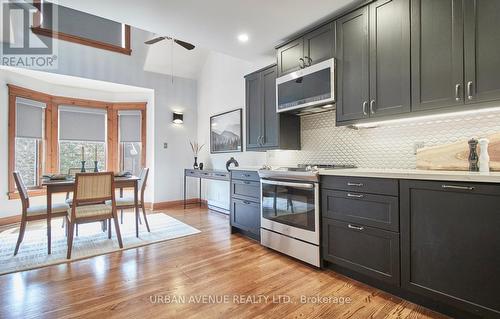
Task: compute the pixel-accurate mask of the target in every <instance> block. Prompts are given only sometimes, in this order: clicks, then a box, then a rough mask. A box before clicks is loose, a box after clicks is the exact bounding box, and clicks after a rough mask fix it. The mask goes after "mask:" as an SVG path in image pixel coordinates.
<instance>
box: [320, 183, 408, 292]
mask: <svg viewBox="0 0 500 319" xmlns="http://www.w3.org/2000/svg"><path fill="white" fill-rule="evenodd" d="M320 182H321V187H322V189H321V214H322V221H323V227H322V231H323V232H322V251H323V259H324V260H326V261H328V262H330V263H332V264H335V265H338V266H341V267H344V268H346V269H349V270H352V271H354V272H357V273H359V274H362V275H365V276H368V277H371V278H373V279H376V280H378V281H380V282H384V283H386V284H390V285H392V286H399V279H400V278H399V269H400V268H399V263H400V260H399V255H400V249H399V243H400V240H399V197H398V195H399V191H398V185H399V182H398V180H394V179H379V178H366V177H343V176H322V177H321V181H320ZM377 185H378V187H377Z"/></svg>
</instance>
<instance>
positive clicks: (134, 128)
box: [118, 111, 142, 142]
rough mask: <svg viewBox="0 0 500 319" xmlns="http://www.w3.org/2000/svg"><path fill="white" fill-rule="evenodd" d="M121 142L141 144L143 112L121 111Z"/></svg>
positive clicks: (119, 114) (119, 113)
mask: <svg viewBox="0 0 500 319" xmlns="http://www.w3.org/2000/svg"><path fill="white" fill-rule="evenodd" d="M118 116H119V120H120V142H141V119H142V118H141V112H140V111H119V112H118Z"/></svg>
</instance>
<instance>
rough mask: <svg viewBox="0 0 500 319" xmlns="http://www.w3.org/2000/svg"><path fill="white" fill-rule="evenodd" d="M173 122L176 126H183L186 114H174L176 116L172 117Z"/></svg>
mask: <svg viewBox="0 0 500 319" xmlns="http://www.w3.org/2000/svg"><path fill="white" fill-rule="evenodd" d="M172 122H173V123H175V124H182V123H184V114H182V113H178V112H174V116H173V117H172Z"/></svg>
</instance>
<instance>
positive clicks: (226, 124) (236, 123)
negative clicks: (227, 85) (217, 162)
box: [210, 109, 243, 154]
mask: <svg viewBox="0 0 500 319" xmlns="http://www.w3.org/2000/svg"><path fill="white" fill-rule="evenodd" d="M241 114H242V109H236V110H233V111H229V112H224V113H221V114H217V115H213V116H211V117H210V153H212V154H215V153H232V152H242V151H243V148H242V141H241V136H242V124H241Z"/></svg>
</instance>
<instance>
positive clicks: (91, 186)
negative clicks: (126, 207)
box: [73, 172, 115, 206]
mask: <svg viewBox="0 0 500 319" xmlns="http://www.w3.org/2000/svg"><path fill="white" fill-rule="evenodd" d="M114 183H115V178H114V175H113V172H102V173H77V174H76V176H75V189H74V191H73V194H74V195H73V206H78V205H79V204H85V203H96V202H104V201H107V200H112V203H113V205H115V192H114V189H115V185H114Z"/></svg>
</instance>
